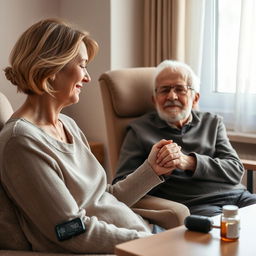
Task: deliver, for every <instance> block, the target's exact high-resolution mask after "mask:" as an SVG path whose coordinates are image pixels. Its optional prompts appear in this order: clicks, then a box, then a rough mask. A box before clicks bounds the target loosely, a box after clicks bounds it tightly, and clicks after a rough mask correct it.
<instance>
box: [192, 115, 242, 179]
mask: <svg viewBox="0 0 256 256" xmlns="http://www.w3.org/2000/svg"><path fill="white" fill-rule="evenodd" d="M208 136H212V135H211V134H209V135H208ZM213 146H215V154H214V156H213V157H210V156H208V155H203V154H197V153H195V152H193V153H191V155H194V156H195V157H196V160H197V167H196V170H195V172H194V175H193V178H197V179H202V180H210V181H216V182H223V183H230V184H238V183H240V181H241V178H242V175H243V171H244V169H243V165H242V163H241V161H240V160H239V157H238V155H237V153H236V151H235V150H234V148H233V147H232V145H231V144H230V141H229V139H228V137H227V132H226V128H225V126H224V123H223V121H222V119H221V118H219V119H218V127H217V136H216V143H215V145H213Z"/></svg>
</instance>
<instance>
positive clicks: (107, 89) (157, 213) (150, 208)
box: [99, 67, 189, 228]
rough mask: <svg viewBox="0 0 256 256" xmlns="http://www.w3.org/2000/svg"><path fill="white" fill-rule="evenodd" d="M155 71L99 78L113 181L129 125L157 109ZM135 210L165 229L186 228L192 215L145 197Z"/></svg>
mask: <svg viewBox="0 0 256 256" xmlns="http://www.w3.org/2000/svg"><path fill="white" fill-rule="evenodd" d="M153 71H154V68H153V67H152V68H151V67H147V68H128V69H120V70H113V71H108V72H105V73H103V74H102V75H101V76H100V78H99V84H100V90H101V95H102V100H103V106H104V112H105V122H106V127H107V136H108V152H109V158H110V176H111V178H113V176H114V174H115V169H116V165H117V161H118V156H119V151H120V148H121V145H122V141H123V139H124V136H125V133H126V127H127V125H128V124H129V123H130V122H131V121H132V120H134V119H135V118H138V117H139V116H141V115H143V114H145V113H146V112H148V111H151V110H153V109H154V105H153V103H152V101H151V95H152V86H151V83H152V81H153V74H154V72H153ZM133 210H134V211H135V212H137V213H138V214H140V215H141V216H143V217H144V218H147V219H150V220H151V221H152V222H153V223H156V224H158V225H160V226H163V227H165V228H173V227H176V226H179V225H183V223H184V219H185V218H186V217H187V216H188V215H189V210H188V208H187V207H186V206H185V205H183V204H180V203H177V202H174V201H170V200H166V199H162V198H157V197H153V196H148V195H147V196H145V197H143V198H142V199H141V200H140V201H138V202H137V203H136V204H135V205H134V206H133Z"/></svg>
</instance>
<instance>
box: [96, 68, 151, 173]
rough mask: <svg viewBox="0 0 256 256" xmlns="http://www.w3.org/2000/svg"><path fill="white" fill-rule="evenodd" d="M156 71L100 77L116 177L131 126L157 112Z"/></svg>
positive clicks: (127, 71) (137, 70) (128, 70)
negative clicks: (143, 117) (137, 119)
mask: <svg viewBox="0 0 256 256" xmlns="http://www.w3.org/2000/svg"><path fill="white" fill-rule="evenodd" d="M154 71H155V68H153V67H146V68H126V69H119V70H113V71H108V72H105V73H103V74H102V75H101V76H100V78H99V83H100V88H101V95H102V100H103V106H104V113H105V121H106V128H107V136H108V151H109V157H110V169H111V170H110V171H111V175H112V177H113V176H114V174H115V170H116V165H117V161H118V157H119V152H120V148H121V145H122V142H123V139H124V136H125V133H126V128H127V125H128V124H129V123H130V122H131V121H132V120H134V119H135V118H138V117H140V116H141V115H143V114H145V113H146V112H149V111H151V110H153V109H154V104H153V102H152V91H153V89H152V88H153V77H154Z"/></svg>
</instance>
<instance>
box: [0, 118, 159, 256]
mask: <svg viewBox="0 0 256 256" xmlns="http://www.w3.org/2000/svg"><path fill="white" fill-rule="evenodd" d="M60 119H61V121H62V123H63V124H64V126H65V128H66V130H67V131H68V136H70V137H71V139H72V143H71V144H67V143H63V142H60V141H57V140H55V139H54V138H52V137H51V136H49V135H48V134H46V133H45V132H44V131H43V130H41V129H40V128H38V127H36V126H35V125H33V124H32V123H30V122H28V121H26V120H24V119H11V120H9V121H8V122H7V124H6V125H5V127H4V128H3V129H2V131H1V133H0V180H1V183H2V186H3V188H4V189H5V191H6V192H7V194H8V195H9V197H10V198H11V199H12V202H13V203H14V205H15V206H16V210H17V215H18V218H19V223H20V225H21V228H22V230H23V232H24V234H25V236H26V238H27V239H28V240H29V242H30V243H31V244H32V248H33V250H35V251H44V252H66V253H70V252H73V253H113V251H114V246H115V245H116V244H118V243H121V242H125V241H129V240H131V239H136V238H139V237H145V236H149V235H151V229H150V227H149V225H148V222H147V221H145V220H144V219H142V218H141V217H140V216H139V215H137V214H135V213H134V212H133V211H132V210H131V209H130V208H129V206H131V205H132V204H134V203H135V202H136V201H137V200H139V199H140V198H141V197H142V196H144V195H145V194H146V193H147V192H148V191H149V190H150V189H152V188H153V187H154V186H156V185H158V184H160V183H161V182H163V180H162V179H161V178H159V177H158V176H157V175H156V174H155V172H154V171H153V170H152V168H151V167H150V166H149V164H148V163H147V161H145V162H143V163H142V165H141V166H140V167H139V168H138V170H137V172H135V173H134V174H132V175H130V176H128V177H127V179H124V180H122V181H121V182H118V183H117V184H115V185H108V184H107V180H106V174H105V171H104V169H103V168H102V167H101V165H100V164H99V163H98V161H97V160H96V158H95V157H94V155H93V154H92V153H91V151H90V148H89V146H88V143H87V140H86V138H85V136H84V135H83V133H82V132H81V130H80V129H79V128H78V126H77V125H76V123H75V122H74V121H73V120H72V119H71V118H69V117H67V116H65V115H61V116H60ZM138 184H139V185H138ZM77 217H80V218H81V219H82V220H83V222H84V224H85V227H86V232H85V233H83V234H80V235H77V236H75V237H73V238H71V239H69V240H66V241H61V242H60V241H58V240H57V237H56V234H55V230H54V228H55V226H56V225H57V224H60V223H63V222H65V221H68V220H72V219H75V218H77Z"/></svg>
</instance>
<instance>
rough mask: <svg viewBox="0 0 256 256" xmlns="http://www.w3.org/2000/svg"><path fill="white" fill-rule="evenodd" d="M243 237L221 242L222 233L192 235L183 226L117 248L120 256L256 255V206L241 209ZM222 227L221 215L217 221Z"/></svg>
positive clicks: (215, 218) (217, 230)
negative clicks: (220, 222)
mask: <svg viewBox="0 0 256 256" xmlns="http://www.w3.org/2000/svg"><path fill="white" fill-rule="evenodd" d="M239 214H240V217H241V230H240V238H239V240H238V241H236V242H224V241H222V240H221V239H220V230H219V229H217V228H214V229H212V230H211V231H210V232H209V233H207V234H205V233H199V232H192V231H189V230H187V229H186V227H185V226H180V227H177V228H173V229H170V230H167V231H165V232H162V233H159V234H156V235H152V236H150V237H147V238H141V239H137V240H133V241H129V242H126V243H122V244H119V245H117V246H116V251H115V253H116V254H117V255H118V256H132V255H133V256H135V255H137V256H138V255H140V256H169V255H170V256H183V255H184V256H218V255H220V256H255V255H256V205H251V206H248V207H245V208H241V209H239ZM213 219H214V224H216V225H219V220H220V216H216V217H214V218H213Z"/></svg>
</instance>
